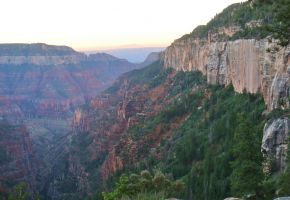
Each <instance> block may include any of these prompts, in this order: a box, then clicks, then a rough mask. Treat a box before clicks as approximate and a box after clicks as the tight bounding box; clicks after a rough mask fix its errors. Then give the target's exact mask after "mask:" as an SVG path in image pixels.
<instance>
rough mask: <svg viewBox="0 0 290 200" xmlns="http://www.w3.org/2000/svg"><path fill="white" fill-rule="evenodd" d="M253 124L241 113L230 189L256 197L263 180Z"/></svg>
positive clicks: (257, 141) (258, 145) (259, 153)
mask: <svg viewBox="0 0 290 200" xmlns="http://www.w3.org/2000/svg"><path fill="white" fill-rule="evenodd" d="M253 127H254V126H253V125H252V124H251V123H250V122H249V120H248V119H246V118H245V117H244V116H243V115H241V116H239V123H238V126H237V128H236V131H235V138H234V140H235V146H234V148H233V155H234V156H235V160H234V161H233V163H232V167H233V172H232V175H231V189H232V192H233V194H234V195H237V196H240V197H242V196H249V195H250V196H254V197H256V198H257V199H258V196H259V187H260V184H261V182H262V181H263V176H264V175H263V171H262V155H261V152H260V141H259V137H257V136H258V133H257V131H256V130H255V129H254V128H253Z"/></svg>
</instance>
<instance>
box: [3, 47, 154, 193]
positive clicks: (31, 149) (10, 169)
mask: <svg viewBox="0 0 290 200" xmlns="http://www.w3.org/2000/svg"><path fill="white" fill-rule="evenodd" d="M0 52H1V53H0V88H1V89H0V116H1V120H3V123H1V127H2V128H3V131H2V132H1V134H0V136H1V141H0V142H1V144H0V147H1V150H3V151H2V152H1V153H3V156H4V155H6V154H7V156H8V157H9V158H10V159H7V160H5V162H4V161H3V162H2V163H1V170H2V171H1V172H4V171H5V173H1V174H3V175H1V176H0V178H1V188H3V189H4V190H5V189H10V188H11V186H13V185H14V184H15V183H17V182H21V181H24V182H26V183H27V184H28V185H29V188H30V190H31V191H32V192H33V193H36V191H38V192H39V191H41V192H44V193H46V194H47V193H50V194H52V196H57V190H56V189H55V188H54V186H53V185H52V186H48V185H49V184H50V183H51V182H53V179H54V178H55V179H57V178H58V177H59V176H60V175H59V172H58V170H57V168H58V167H57V166H60V165H61V164H62V163H63V162H64V160H65V158H66V155H67V150H68V149H67V146H68V144H69V138H70V132H71V119H72V117H73V114H74V110H75V109H76V108H77V107H78V106H80V105H82V104H85V103H86V102H89V101H90V100H91V99H92V98H93V97H95V96H97V95H98V94H99V93H100V92H102V91H103V90H105V89H106V88H108V87H109V86H110V85H112V83H113V82H114V81H115V80H116V79H117V77H118V76H120V75H121V74H122V73H125V72H127V71H130V70H133V69H138V68H141V67H143V66H144V65H146V63H149V64H150V63H152V62H154V61H155V60H157V59H158V53H156V54H152V55H151V56H149V57H148V59H147V60H145V61H144V63H140V64H135V63H130V62H128V61H127V60H125V59H119V58H116V57H114V56H111V55H109V54H105V53H97V54H91V55H85V54H83V53H79V52H76V51H75V50H73V49H72V48H70V47H66V46H53V45H46V44H42V43H39V44H1V45H0ZM152 56H153V58H152ZM5 127H6V128H5ZM7 127H10V128H7ZM19 127H20V128H19ZM5 129H7V131H5ZM10 129H11V130H14V131H10V132H8V130H10ZM10 134H11V135H13V138H14V137H15V138H19V139H17V140H16V139H15V141H12V139H13V138H10V139H9V137H6V136H7V135H10ZM1 155H2V154H1ZM15 163H18V164H15ZM4 174H6V175H5V176H4ZM49 177H50V178H49ZM11 179H12V180H13V181H12V182H11ZM10 182H11V183H10Z"/></svg>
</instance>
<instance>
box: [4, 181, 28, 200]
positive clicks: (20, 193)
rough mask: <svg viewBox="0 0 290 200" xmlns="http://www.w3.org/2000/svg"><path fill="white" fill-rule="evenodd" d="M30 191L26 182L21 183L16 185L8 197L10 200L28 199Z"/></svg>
mask: <svg viewBox="0 0 290 200" xmlns="http://www.w3.org/2000/svg"><path fill="white" fill-rule="evenodd" d="M28 199H30V198H29V193H28V187H27V185H26V184H25V183H19V184H18V185H16V186H15V187H14V189H13V191H12V192H11V194H10V195H9V197H8V200H28Z"/></svg>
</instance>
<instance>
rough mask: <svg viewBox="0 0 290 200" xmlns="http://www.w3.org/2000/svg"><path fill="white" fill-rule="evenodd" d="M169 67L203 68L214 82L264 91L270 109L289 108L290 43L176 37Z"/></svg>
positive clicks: (241, 89)
mask: <svg viewBox="0 0 290 200" xmlns="http://www.w3.org/2000/svg"><path fill="white" fill-rule="evenodd" d="M162 59H163V61H164V64H165V67H167V68H168V67H172V68H174V69H176V70H183V71H193V70H198V71H201V72H202V73H203V74H204V75H205V76H206V77H207V81H208V83H210V84H221V85H228V84H231V83H232V84H233V86H234V88H235V90H236V91H237V92H240V93H242V92H244V91H245V92H249V93H257V92H260V93H261V94H262V95H263V97H264V100H265V102H266V104H267V106H268V109H269V110H273V109H275V108H278V107H282V108H286V107H287V108H289V89H290V87H289V83H290V80H289V76H290V46H288V47H285V48H279V49H277V46H276V45H275V43H270V42H268V40H266V39H265V40H259V41H258V40H255V39H241V40H236V41H227V42H215V41H211V40H205V39H197V38H190V37H187V38H184V39H179V40H176V41H175V42H174V43H172V44H171V45H170V46H169V47H168V48H167V49H166V50H165V52H164V54H163V56H162Z"/></svg>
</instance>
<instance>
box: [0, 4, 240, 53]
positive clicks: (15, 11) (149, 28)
mask: <svg viewBox="0 0 290 200" xmlns="http://www.w3.org/2000/svg"><path fill="white" fill-rule="evenodd" d="M241 1H242V0H2V1H1V7H0V43H35V42H43V43H47V44H55V45H68V46H71V47H73V48H75V49H77V50H94V49H101V48H110V47H117V46H123V45H128V46H130V45H133V44H134V45H143V46H166V45H169V44H170V43H171V42H172V41H173V40H174V39H177V38H179V37H181V36H182V35H184V34H186V33H189V32H191V31H192V30H193V29H194V28H195V27H196V26H197V25H200V24H205V23H206V22H208V21H209V20H210V19H211V18H212V17H214V15H215V14H217V13H219V12H221V11H222V10H223V9H224V8H225V7H227V6H228V5H230V4H232V3H236V2H241Z"/></svg>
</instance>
